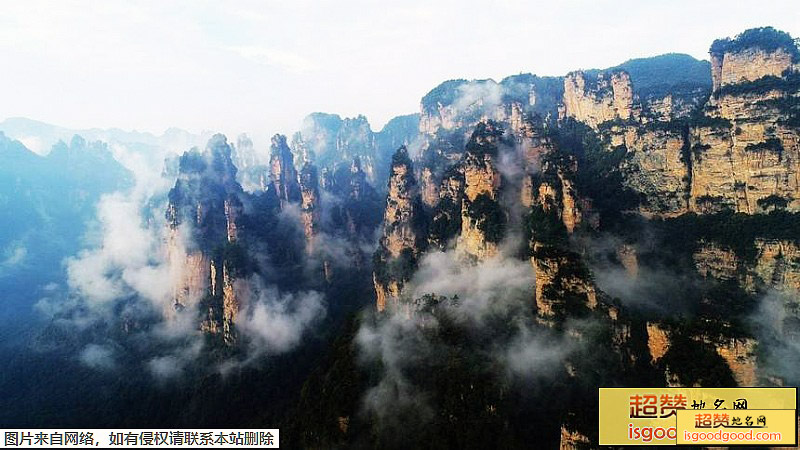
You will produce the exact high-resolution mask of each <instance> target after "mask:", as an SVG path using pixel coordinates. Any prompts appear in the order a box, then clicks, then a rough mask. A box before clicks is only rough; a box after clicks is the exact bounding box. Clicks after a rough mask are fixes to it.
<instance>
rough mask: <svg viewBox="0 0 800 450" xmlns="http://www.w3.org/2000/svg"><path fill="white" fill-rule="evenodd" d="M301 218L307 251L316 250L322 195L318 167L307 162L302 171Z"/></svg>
mask: <svg viewBox="0 0 800 450" xmlns="http://www.w3.org/2000/svg"><path fill="white" fill-rule="evenodd" d="M300 197H301V201H300V220H301V221H302V222H303V234H304V235H305V238H306V252H307V253H309V254H311V253H313V252H314V241H315V239H316V236H317V234H318V233H319V229H320V220H321V217H320V197H319V178H318V177H317V168H316V166H314V165H313V164H311V163H309V162H306V163H305V164H304V165H303V169H302V170H301V171H300Z"/></svg>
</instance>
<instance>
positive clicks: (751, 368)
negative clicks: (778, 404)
mask: <svg viewBox="0 0 800 450" xmlns="http://www.w3.org/2000/svg"><path fill="white" fill-rule="evenodd" d="M715 348H716V351H717V354H719V356H721V357H722V359H724V360H725V362H726V363H727V364H728V367H729V368H730V369H731V373H733V378H734V379H735V380H736V383H737V384H738V385H739V386H757V385H758V377H757V376H756V372H757V370H758V367H757V364H756V356H755V348H756V340H755V339H731V340H728V341H726V342H725V343H723V344H717V345H715Z"/></svg>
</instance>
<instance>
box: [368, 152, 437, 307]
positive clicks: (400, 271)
mask: <svg viewBox="0 0 800 450" xmlns="http://www.w3.org/2000/svg"><path fill="white" fill-rule="evenodd" d="M422 215H423V211H422V201H421V198H420V196H419V190H418V186H417V182H416V179H415V177H414V168H413V165H412V163H411V158H409V156H408V151H407V150H406V148H405V147H400V148H399V149H398V150H397V151H396V152H395V154H394V155H393V156H392V165H391V174H390V176H389V188H388V194H387V197H386V208H385V211H384V218H383V233H382V236H381V239H380V243H379V248H378V251H377V252H376V254H375V275H374V283H375V291H376V293H377V308H378V311H383V310H384V309H386V308H387V307H388V308H396V307H397V306H398V305H399V295H400V291H401V289H402V286H403V284H404V283H405V282H407V281H408V280H409V279H410V277H411V274H412V273H413V270H414V268H415V265H416V259H417V257H418V256H419V254H420V253H421V251H422V250H423V240H424V239H425V236H424V235H423V232H424V230H422V229H421V225H420V222H421V220H422Z"/></svg>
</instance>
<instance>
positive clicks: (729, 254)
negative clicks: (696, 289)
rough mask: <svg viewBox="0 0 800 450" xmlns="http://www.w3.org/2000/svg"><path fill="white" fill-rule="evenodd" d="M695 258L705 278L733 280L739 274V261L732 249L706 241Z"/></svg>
mask: <svg viewBox="0 0 800 450" xmlns="http://www.w3.org/2000/svg"><path fill="white" fill-rule="evenodd" d="M693 259H694V264H695V268H696V269H697V272H698V273H699V274H700V275H701V276H703V277H704V278H716V279H718V280H732V279H735V278H736V276H737V271H738V268H739V261H738V259H737V258H736V254H735V253H734V252H733V251H732V250H730V249H727V248H721V247H719V246H717V245H715V244H713V243H704V244H702V246H701V249H700V250H699V251H697V252H696V253H695V254H694V255H693Z"/></svg>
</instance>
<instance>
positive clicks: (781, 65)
mask: <svg viewBox="0 0 800 450" xmlns="http://www.w3.org/2000/svg"><path fill="white" fill-rule="evenodd" d="M791 67H792V55H791V54H790V53H788V52H787V51H786V50H785V49H783V48H780V47H779V48H777V49H775V51H772V52H769V51H765V50H763V49H761V48H747V49H744V50H741V51H736V52H724V53H713V52H712V53H711V79H712V84H713V89H714V90H715V91H716V90H718V89H719V88H720V87H722V86H725V85H728V84H736V83H741V82H743V81H755V80H757V79H759V78H761V77H764V76H767V75H772V76H776V77H777V76H781V74H782V73H783V72H784V71H785V70H787V69H789V68H791Z"/></svg>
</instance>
